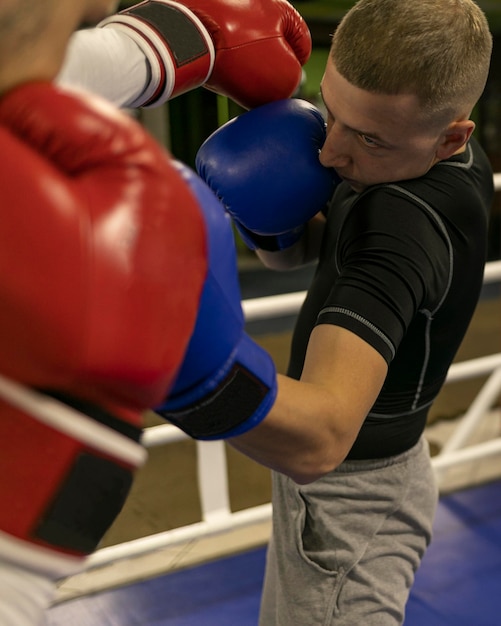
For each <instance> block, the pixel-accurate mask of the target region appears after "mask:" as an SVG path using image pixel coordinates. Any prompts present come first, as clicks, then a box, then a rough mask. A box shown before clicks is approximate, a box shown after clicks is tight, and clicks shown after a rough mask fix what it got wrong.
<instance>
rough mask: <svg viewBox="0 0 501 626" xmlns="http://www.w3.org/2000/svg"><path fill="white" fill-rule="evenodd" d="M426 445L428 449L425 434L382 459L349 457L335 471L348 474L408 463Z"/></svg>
mask: <svg viewBox="0 0 501 626" xmlns="http://www.w3.org/2000/svg"><path fill="white" fill-rule="evenodd" d="M425 447H426V449H428V442H427V441H426V439H425V437H424V436H421V437H420V439H419V441H418V442H417V443H416V444H415V445H414V446H412V448H409V449H408V450H406V451H405V452H401V453H400V454H396V455H395V456H388V457H384V458H381V459H347V460H346V461H343V462H342V463H341V465H338V467H336V469H335V470H334V472H335V473H336V472H337V473H340V474H343V473H344V474H347V473H349V472H360V471H371V470H377V469H382V468H384V467H391V466H392V465H398V464H399V463H407V462H408V461H409V460H411V459H412V458H413V457H417V456H418V455H420V454H421V453H422V452H423V448H425Z"/></svg>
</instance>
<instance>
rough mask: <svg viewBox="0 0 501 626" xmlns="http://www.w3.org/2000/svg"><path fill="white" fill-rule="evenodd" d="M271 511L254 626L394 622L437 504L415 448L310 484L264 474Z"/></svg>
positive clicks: (347, 465)
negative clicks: (269, 489)
mask: <svg viewBox="0 0 501 626" xmlns="http://www.w3.org/2000/svg"><path fill="white" fill-rule="evenodd" d="M272 502H273V533H272V539H271V542H270V545H269V548H268V555H267V564H266V576H265V583H264V591H263V598H262V605H261V616H260V622H259V623H260V625H261V626H317V625H318V626H331V625H335V626H360V625H362V624H363V626H396V625H397V624H401V623H402V622H403V619H404V610H405V604H406V602H407V598H408V595H409V591H410V587H411V585H412V583H413V580H414V574H415V572H416V570H417V568H418V566H419V563H420V561H421V558H422V556H423V554H424V552H425V550H426V547H427V545H428V544H429V542H430V538H431V530H432V521H433V517H434V513H435V509H436V504H437V488H436V484H435V479H434V475H433V470H432V467H431V464H430V458H429V450H428V445H427V443H426V441H425V440H424V439H421V441H420V442H419V443H418V444H417V445H416V446H414V447H413V448H411V449H410V450H408V451H407V452H404V453H403V454H400V455H398V456H395V457H391V458H387V459H377V460H370V461H345V462H344V463H343V464H342V465H341V466H339V467H338V468H337V469H336V470H335V471H334V472H331V473H330V474H328V475H327V476H324V477H323V478H322V479H320V480H318V481H315V482H314V483H312V484H310V485H303V486H300V485H297V484H296V483H295V482H294V481H292V480H291V479H290V478H287V477H286V476H283V475H281V474H274V475H273V498H272Z"/></svg>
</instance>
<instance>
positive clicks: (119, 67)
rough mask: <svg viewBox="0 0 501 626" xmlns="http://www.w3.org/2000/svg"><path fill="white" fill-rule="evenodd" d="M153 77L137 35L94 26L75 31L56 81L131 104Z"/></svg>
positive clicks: (120, 105)
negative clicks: (137, 42)
mask: <svg viewBox="0 0 501 626" xmlns="http://www.w3.org/2000/svg"><path fill="white" fill-rule="evenodd" d="M150 79H151V77H150V65H149V63H148V60H147V58H146V56H145V54H144V52H143V51H142V50H141V48H140V47H139V46H138V45H137V44H136V43H135V41H134V40H133V39H131V38H130V37H128V36H127V35H126V34H125V33H123V32H121V31H119V30H116V29H113V28H90V29H87V30H79V31H77V32H75V33H74V34H73V35H72V38H71V39H70V43H69V46H68V50H67V53H66V58H65V62H64V65H63V67H62V69H61V71H60V73H59V75H58V77H57V79H56V82H57V83H58V84H59V85H61V86H62V87H64V88H68V89H72V88H76V89H84V90H87V91H91V92H93V93H96V94H98V95H100V96H103V97H104V98H106V99H108V100H110V101H111V102H113V103H114V104H115V105H117V106H119V107H128V106H131V105H132V104H133V103H134V102H136V101H138V100H141V95H142V94H143V93H144V91H145V89H146V88H147V86H148V85H149V83H150Z"/></svg>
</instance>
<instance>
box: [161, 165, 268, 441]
mask: <svg viewBox="0 0 501 626" xmlns="http://www.w3.org/2000/svg"><path fill="white" fill-rule="evenodd" d="M177 167H178V169H179V171H180V173H181V175H182V176H183V178H184V179H185V180H186V182H187V183H188V185H189V186H190V188H191V190H192V192H193V194H194V195H195V196H196V198H197V200H198V203H199V205H200V208H201V211H202V213H203V215H204V218H205V225H206V232H207V247H208V250H207V254H208V274H207V277H206V280H205V284H204V287H203V291H202V296H201V299H200V304H199V310H198V316H197V321H196V324H195V329H194V331H193V334H192V336H191V339H190V343H189V345H188V349H187V352H186V354H185V356H184V360H183V364H182V366H181V369H180V371H179V373H178V375H177V377H176V380H175V383H174V386H173V388H172V389H171V390H170V393H169V396H168V398H167V399H166V401H165V402H164V404H163V405H162V406H160V407H158V408H156V409H155V411H156V413H158V414H159V415H161V416H162V417H164V418H166V419H168V420H169V421H170V422H172V423H173V424H175V425H176V426H178V427H179V428H180V429H181V430H184V432H186V433H187V434H188V435H190V436H191V437H193V438H195V439H224V438H227V437H234V436H236V435H240V434H242V433H244V432H246V431H248V430H250V429H251V428H254V426H256V425H257V424H259V422H261V421H262V420H263V419H264V418H265V417H266V415H267V414H268V412H269V410H270V409H271V407H272V405H273V403H274V401H275V397H276V391H277V380H276V371H275V366H274V364H273V361H272V359H271V357H270V355H269V354H268V353H267V352H266V351H265V350H263V349H262V348H261V347H260V346H258V345H257V344H256V343H255V342H254V341H253V340H252V339H251V338H250V337H249V336H248V335H247V334H246V333H245V332H244V316H243V312H242V306H241V302H240V300H241V298H240V286H239V282H238V272H237V259H236V252H235V242H234V239H233V233H232V230H231V221H230V218H229V216H228V215H227V213H226V212H225V211H224V209H223V207H222V206H221V203H220V202H219V200H217V198H216V197H215V196H214V194H213V193H212V192H211V190H210V189H209V188H208V187H207V185H206V184H205V183H204V182H203V181H202V180H201V179H200V178H198V176H197V175H196V174H195V173H194V172H192V171H191V170H190V169H189V168H187V167H186V166H184V165H181V164H178V165H177Z"/></svg>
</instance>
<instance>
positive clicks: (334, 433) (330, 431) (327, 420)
mask: <svg viewBox="0 0 501 626" xmlns="http://www.w3.org/2000/svg"><path fill="white" fill-rule="evenodd" d="M341 421H342V420H341V416H340V417H339V420H336V419H335V417H334V419H333V410H332V397H331V395H330V394H329V393H327V392H326V391H322V389H321V388H319V387H318V386H316V385H311V384H308V383H304V382H299V381H296V380H292V379H290V378H287V377H286V376H281V375H279V376H278V396H277V401H276V402H275V405H274V407H273V409H272V410H271V412H270V414H269V415H268V417H267V418H266V419H265V420H264V421H263V422H262V423H261V424H260V425H259V426H257V427H256V428H254V429H253V430H251V431H249V432H248V433H246V434H244V435H241V436H240V437H236V438H234V439H231V440H229V443H230V444H231V445H232V446H233V447H234V448H235V449H237V450H239V451H240V452H242V453H243V454H245V455H246V456H248V457H250V458H252V459H254V460H255V461H257V462H258V463H260V464H261V465H264V466H265V467H269V468H270V469H273V470H275V471H278V472H281V473H283V474H287V475H288V476H290V477H291V478H292V479H293V480H295V481H296V482H298V483H300V484H305V483H308V482H312V481H313V480H316V479H317V478H319V477H320V476H323V475H324V474H326V473H327V472H329V471H331V470H332V469H334V468H335V467H337V465H339V463H341V462H342V461H343V459H344V457H345V456H346V454H347V452H348V450H349V448H350V447H351V443H352V439H353V437H352V435H350V433H345V434H344V435H343V433H342V432H341V430H339V429H338V428H337V425H339V424H340V423H341Z"/></svg>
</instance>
